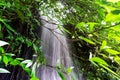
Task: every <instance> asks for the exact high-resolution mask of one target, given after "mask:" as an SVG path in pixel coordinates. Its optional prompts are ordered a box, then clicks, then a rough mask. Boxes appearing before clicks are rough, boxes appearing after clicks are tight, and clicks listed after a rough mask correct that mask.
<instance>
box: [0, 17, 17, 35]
mask: <svg viewBox="0 0 120 80" xmlns="http://www.w3.org/2000/svg"><path fill="white" fill-rule="evenodd" d="M0 21H1V22H2V23H3V24H4V25H5V26H6V28H7V29H9V30H10V31H12V32H14V33H15V34H17V32H16V31H15V30H14V29H13V28H12V27H11V26H10V25H8V24H7V23H6V22H5V21H4V20H3V19H1V18H0Z"/></svg>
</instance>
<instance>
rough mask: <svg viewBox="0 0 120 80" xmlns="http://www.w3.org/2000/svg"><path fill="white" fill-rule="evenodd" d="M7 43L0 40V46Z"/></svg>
mask: <svg viewBox="0 0 120 80" xmlns="http://www.w3.org/2000/svg"><path fill="white" fill-rule="evenodd" d="M8 44H9V43H7V42H5V41H1V40H0V46H4V45H8Z"/></svg>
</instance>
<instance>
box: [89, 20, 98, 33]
mask: <svg viewBox="0 0 120 80" xmlns="http://www.w3.org/2000/svg"><path fill="white" fill-rule="evenodd" d="M87 24H88V25H89V31H90V32H92V31H93V30H94V26H95V25H96V24H97V23H95V22H88V23H87Z"/></svg>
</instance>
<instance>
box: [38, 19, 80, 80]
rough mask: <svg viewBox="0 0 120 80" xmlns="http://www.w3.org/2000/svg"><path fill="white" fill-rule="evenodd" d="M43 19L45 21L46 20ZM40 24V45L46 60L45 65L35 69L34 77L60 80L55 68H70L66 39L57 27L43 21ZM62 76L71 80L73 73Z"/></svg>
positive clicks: (43, 79)
mask: <svg viewBox="0 0 120 80" xmlns="http://www.w3.org/2000/svg"><path fill="white" fill-rule="evenodd" d="M44 19H45V20H46V18H44ZM42 23H43V26H42V33H41V40H42V44H41V45H42V50H43V52H44V55H45V58H46V59H47V60H46V65H42V66H40V67H39V68H37V70H36V75H37V76H38V77H39V79H40V80H62V79H61V78H60V76H59V75H58V73H57V71H56V69H55V67H56V66H59V65H63V66H64V67H65V68H69V67H71V66H72V61H71V57H70V54H69V49H68V44H67V42H66V37H65V36H64V35H62V32H61V30H59V29H58V26H57V25H55V24H52V23H49V22H46V21H44V20H42ZM64 75H65V77H66V80H73V76H74V72H71V73H69V74H64ZM74 80H78V79H74Z"/></svg>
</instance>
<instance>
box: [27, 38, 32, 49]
mask: <svg viewBox="0 0 120 80" xmlns="http://www.w3.org/2000/svg"><path fill="white" fill-rule="evenodd" d="M26 44H27V46H28V47H30V46H32V42H31V41H30V40H29V39H26Z"/></svg>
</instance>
